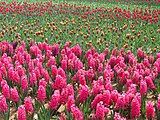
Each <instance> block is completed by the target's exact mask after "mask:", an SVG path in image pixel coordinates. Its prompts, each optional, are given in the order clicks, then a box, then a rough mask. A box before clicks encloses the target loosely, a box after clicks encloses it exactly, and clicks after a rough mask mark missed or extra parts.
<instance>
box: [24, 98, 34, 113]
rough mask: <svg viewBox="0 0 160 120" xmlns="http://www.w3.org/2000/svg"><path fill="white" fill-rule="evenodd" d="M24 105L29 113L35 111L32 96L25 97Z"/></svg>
mask: <svg viewBox="0 0 160 120" xmlns="http://www.w3.org/2000/svg"><path fill="white" fill-rule="evenodd" d="M24 106H25V109H26V112H27V113H28V112H29V113H33V111H34V108H33V104H32V99H31V97H26V98H25V99H24Z"/></svg>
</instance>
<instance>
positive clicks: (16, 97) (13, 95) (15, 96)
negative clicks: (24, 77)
mask: <svg viewBox="0 0 160 120" xmlns="http://www.w3.org/2000/svg"><path fill="white" fill-rule="evenodd" d="M10 92H11V93H10V98H11V100H12V101H13V102H18V101H19V95H18V91H17V89H16V88H11V91H10Z"/></svg>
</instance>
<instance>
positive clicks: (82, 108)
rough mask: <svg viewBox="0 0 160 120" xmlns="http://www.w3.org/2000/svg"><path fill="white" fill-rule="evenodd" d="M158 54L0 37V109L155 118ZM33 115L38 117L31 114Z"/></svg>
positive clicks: (22, 116)
mask: <svg viewBox="0 0 160 120" xmlns="http://www.w3.org/2000/svg"><path fill="white" fill-rule="evenodd" d="M159 74H160V53H157V56H156V57H154V56H152V55H148V54H146V53H145V52H144V51H142V49H140V48H139V49H138V50H137V55H134V54H133V53H132V52H131V51H130V50H128V51H125V50H124V49H120V50H117V49H113V50H112V51H109V50H108V49H107V48H106V49H105V50H104V51H103V52H102V53H98V52H97V51H96V49H95V48H94V47H93V46H91V48H90V49H89V50H88V51H84V50H82V49H81V47H80V45H78V44H77V45H74V46H72V45H71V42H66V44H65V45H64V46H60V45H59V44H52V45H51V44H47V43H46V42H42V43H41V42H39V43H35V42H31V43H30V44H29V46H27V45H26V44H25V43H24V42H21V44H17V43H16V42H15V43H14V42H13V43H9V42H0V83H1V84H0V91H1V95H0V113H1V115H3V117H4V118H6V119H7V118H9V117H11V114H12V112H13V111H15V112H14V115H17V118H18V120H26V119H33V118H35V119H51V118H53V117H54V118H57V119H60V120H65V119H69V120H70V119H74V120H83V119H91V120H104V119H114V120H126V119H136V118H138V119H145V118H147V119H159V118H160V116H159V115H160V95H159V93H160V81H159ZM37 117H38V118H37Z"/></svg>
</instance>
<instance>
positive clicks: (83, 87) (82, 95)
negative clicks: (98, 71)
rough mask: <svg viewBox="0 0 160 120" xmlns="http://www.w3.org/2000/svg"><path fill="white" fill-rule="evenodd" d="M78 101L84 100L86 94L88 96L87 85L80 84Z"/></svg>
mask: <svg viewBox="0 0 160 120" xmlns="http://www.w3.org/2000/svg"><path fill="white" fill-rule="evenodd" d="M78 94H79V101H80V102H81V103H82V102H84V101H85V100H86V99H87V98H88V96H89V88H88V86H87V85H80V89H79V92H78Z"/></svg>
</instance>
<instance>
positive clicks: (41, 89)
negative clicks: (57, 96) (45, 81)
mask: <svg viewBox="0 0 160 120" xmlns="http://www.w3.org/2000/svg"><path fill="white" fill-rule="evenodd" d="M37 99H38V100H39V101H40V102H44V101H45V99H46V89H45V87H44V86H42V85H40V86H39V87H38V90H37Z"/></svg>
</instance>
